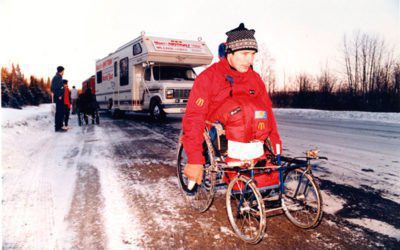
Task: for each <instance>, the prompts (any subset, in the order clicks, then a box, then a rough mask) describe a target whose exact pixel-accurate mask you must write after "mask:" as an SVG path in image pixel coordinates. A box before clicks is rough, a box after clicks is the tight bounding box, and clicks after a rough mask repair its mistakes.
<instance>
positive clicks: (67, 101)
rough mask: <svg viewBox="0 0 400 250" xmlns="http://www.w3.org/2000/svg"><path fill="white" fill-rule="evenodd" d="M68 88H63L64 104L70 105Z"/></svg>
mask: <svg viewBox="0 0 400 250" xmlns="http://www.w3.org/2000/svg"><path fill="white" fill-rule="evenodd" d="M69 96H70V94H69V89H68V88H64V105H65V106H68V107H70V106H71V102H70V100H69Z"/></svg>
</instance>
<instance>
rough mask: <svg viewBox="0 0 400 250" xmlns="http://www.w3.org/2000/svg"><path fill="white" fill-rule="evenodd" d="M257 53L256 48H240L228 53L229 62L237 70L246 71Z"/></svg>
mask: <svg viewBox="0 0 400 250" xmlns="http://www.w3.org/2000/svg"><path fill="white" fill-rule="evenodd" d="M255 54H256V52H255V51H254V50H239V51H236V52H235V53H229V54H228V62H229V64H230V65H231V66H232V67H234V68H235V69H236V70H237V71H239V72H241V73H245V72H247V71H248V70H249V68H250V66H251V65H253V61H254V55H255Z"/></svg>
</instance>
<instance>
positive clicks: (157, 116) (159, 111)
mask: <svg viewBox="0 0 400 250" xmlns="http://www.w3.org/2000/svg"><path fill="white" fill-rule="evenodd" d="M150 115H151V118H152V119H153V121H162V120H164V119H165V112H164V110H163V108H162V106H161V104H160V102H158V101H153V102H152V103H151V105H150Z"/></svg>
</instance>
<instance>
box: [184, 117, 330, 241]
mask: <svg viewBox="0 0 400 250" xmlns="http://www.w3.org/2000/svg"><path fill="white" fill-rule="evenodd" d="M221 127H222V126H221V124H217V123H209V122H208V126H207V128H206V129H205V131H204V134H203V135H204V143H203V155H204V157H205V160H206V163H205V164H204V173H203V181H202V183H201V185H197V184H196V186H195V187H194V189H193V190H189V189H188V187H187V185H188V180H187V178H186V177H185V176H184V174H183V170H184V166H185V164H186V162H187V156H186V153H185V150H184V148H183V145H182V143H181V141H180V140H179V143H178V151H177V175H178V180H179V181H178V182H179V185H180V188H181V190H182V191H183V193H184V195H185V196H186V197H187V200H188V201H189V203H190V205H191V206H192V207H193V208H194V209H196V210H197V211H199V212H200V213H203V212H205V211H207V210H208V208H209V207H210V206H211V204H212V202H213V199H214V196H215V192H216V189H217V188H219V187H223V188H224V187H226V186H227V191H226V208H227V214H228V219H229V222H230V224H231V226H232V228H233V230H234V232H235V234H236V235H237V236H238V237H239V238H240V239H241V240H243V241H245V242H247V243H251V244H257V243H259V242H260V241H261V239H262V238H263V236H264V234H265V230H266V225H267V222H266V219H267V216H266V215H267V214H268V213H271V212H274V211H277V210H283V211H284V213H285V215H286V217H287V218H288V219H289V221H290V222H291V223H293V224H294V225H296V226H298V227H300V228H303V229H309V228H315V227H316V226H318V224H319V223H320V221H321V219H322V215H323V212H322V196H321V193H320V189H319V186H318V184H317V182H316V181H315V178H314V176H313V173H312V164H311V161H313V160H318V159H321V160H328V158H327V157H323V156H318V154H317V153H318V152H317V151H316V150H310V151H307V152H306V156H305V157H295V158H289V157H283V156H280V155H274V154H273V152H272V150H271V147H270V145H269V143H268V141H266V142H265V143H264V148H265V151H266V152H267V154H265V156H264V157H261V158H260V159H256V160H254V161H237V162H235V161H234V162H233V164H232V162H228V160H229V159H228V157H227V155H226V151H225V149H224V147H223V143H222V142H221V141H223V140H224V131H223V128H221ZM263 175H264V176H268V175H269V176H272V175H273V176H274V178H272V179H273V180H272V181H270V182H269V183H268V181H266V182H267V185H264V186H263V185H259V183H260V182H261V181H260V180H263V179H261V178H260V176H263ZM264 179H265V178H264ZM265 180H267V179H265ZM265 180H263V181H264V182H265ZM274 201H275V202H278V203H279V204H280V206H279V207H273V208H269V209H266V204H268V205H269V204H270V203H272V202H274Z"/></svg>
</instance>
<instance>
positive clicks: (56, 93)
mask: <svg viewBox="0 0 400 250" xmlns="http://www.w3.org/2000/svg"><path fill="white" fill-rule="evenodd" d="M63 75H64V67H63V66H58V67H57V73H56V75H55V76H54V77H53V79H52V80H51V92H52V93H53V101H54V102H55V104H56V115H55V131H56V132H65V131H66V129H63V128H62V125H63V118H64V100H63V96H64V88H63V79H62V77H63Z"/></svg>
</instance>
